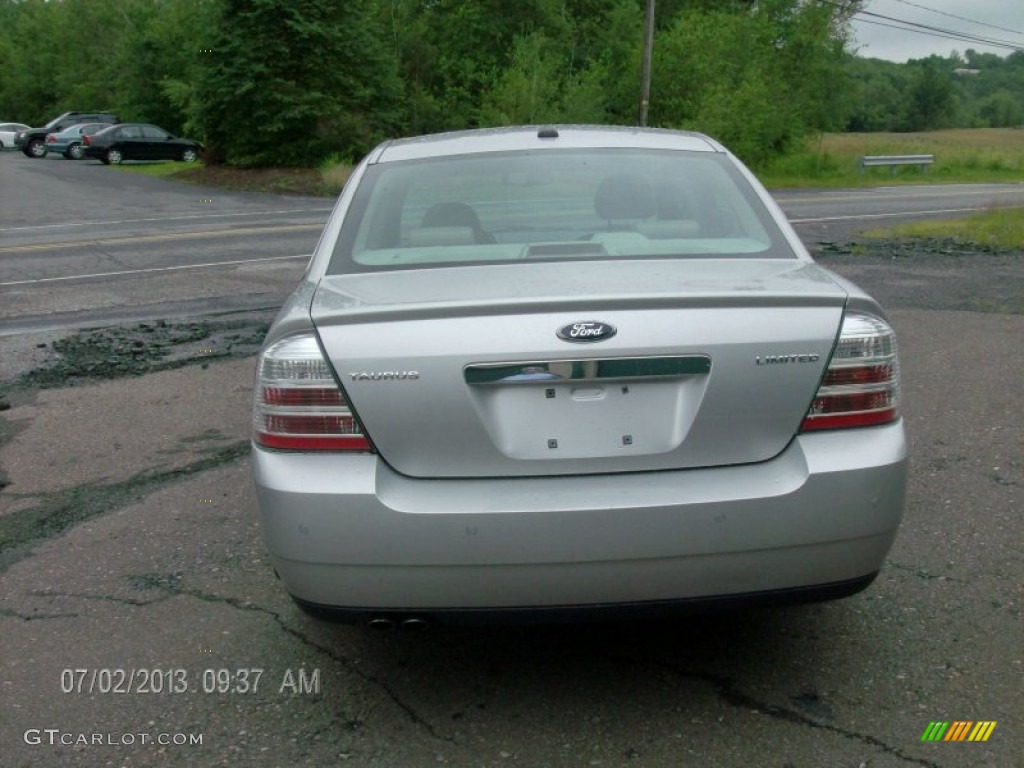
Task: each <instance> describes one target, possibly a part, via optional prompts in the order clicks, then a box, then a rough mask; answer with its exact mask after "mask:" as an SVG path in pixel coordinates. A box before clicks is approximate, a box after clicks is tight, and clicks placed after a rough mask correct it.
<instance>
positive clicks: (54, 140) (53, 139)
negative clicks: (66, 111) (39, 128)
mask: <svg viewBox="0 0 1024 768" xmlns="http://www.w3.org/2000/svg"><path fill="white" fill-rule="evenodd" d="M46 143H47V144H56V143H57V137H56V136H55V135H54V134H52V133H48V134H46Z"/></svg>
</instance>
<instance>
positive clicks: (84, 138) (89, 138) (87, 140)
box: [82, 133, 92, 146]
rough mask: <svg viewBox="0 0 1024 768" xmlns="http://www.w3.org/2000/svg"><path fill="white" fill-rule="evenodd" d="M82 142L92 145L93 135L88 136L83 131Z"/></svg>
mask: <svg viewBox="0 0 1024 768" xmlns="http://www.w3.org/2000/svg"><path fill="white" fill-rule="evenodd" d="M82 143H83V144H86V145H88V146H91V145H92V136H87V135H86V134H84V133H83V134H82Z"/></svg>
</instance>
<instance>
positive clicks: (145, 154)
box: [82, 123, 203, 165]
mask: <svg viewBox="0 0 1024 768" xmlns="http://www.w3.org/2000/svg"><path fill="white" fill-rule="evenodd" d="M82 148H83V149H84V150H85V156H86V157H94V158H96V159H97V160H101V161H102V162H103V163H105V164H107V165H110V164H111V163H113V164H114V165H117V164H118V163H120V162H121V161H122V160H183V161H185V162H186V163H191V162H195V161H196V160H198V159H199V153H200V152H202V151H203V145H202V144H200V143H199V142H198V141H192V140H191V139H182V138H178V137H177V136H175V135H173V134H171V133H168V132H167V131H165V130H164V129H163V128H160V127H158V126H156V125H151V124H150V123H121V124H119V125H112V126H110V127H109V128H104V129H103V130H102V131H99V132H98V133H94V134H93V135H92V136H86V137H85V141H84V143H83V145H82Z"/></svg>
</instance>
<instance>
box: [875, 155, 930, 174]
mask: <svg viewBox="0 0 1024 768" xmlns="http://www.w3.org/2000/svg"><path fill="white" fill-rule="evenodd" d="M934 162H935V155H864V156H863V157H862V158H861V159H860V172H861V173H864V169H865V168H873V167H876V166H885V165H887V166H889V170H891V171H892V172H893V173H896V168H897V167H899V166H901V165H916V166H918V167H919V168H920V169H921V172H922V173H924V172H925V171H927V170H928V166H929V165H931V164H932V163H934Z"/></svg>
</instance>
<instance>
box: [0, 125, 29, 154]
mask: <svg viewBox="0 0 1024 768" xmlns="http://www.w3.org/2000/svg"><path fill="white" fill-rule="evenodd" d="M28 129H29V126H27V125H25V124H24V123H0V150H4V149H14V137H15V136H17V135H18V133H19V132H20V131H27V130H28Z"/></svg>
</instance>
